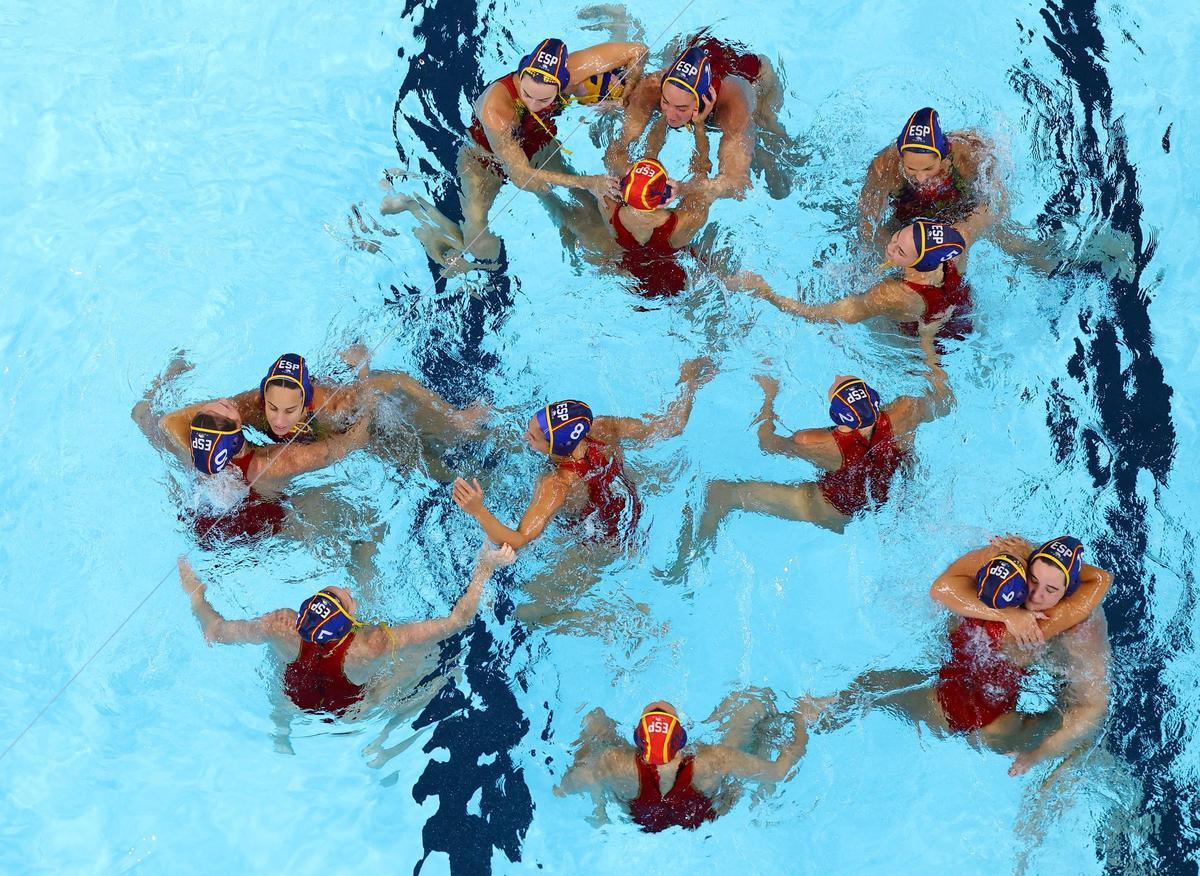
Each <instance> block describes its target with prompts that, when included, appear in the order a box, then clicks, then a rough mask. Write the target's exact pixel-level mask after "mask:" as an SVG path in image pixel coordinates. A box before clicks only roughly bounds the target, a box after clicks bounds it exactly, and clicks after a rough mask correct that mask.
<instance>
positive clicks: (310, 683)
mask: <svg viewBox="0 0 1200 876" xmlns="http://www.w3.org/2000/svg"><path fill="white" fill-rule="evenodd" d="M515 558H516V556H515V554H514V553H513V551H512V548H509V547H503V548H495V547H492V546H491V545H484V548H483V550H481V551H480V552H479V558H478V561H477V563H476V566H475V571H474V573H473V574H472V576H471V580H470V582H469V583H468V585H467V590H466V592H465V593H463V595H462V596H461V597H460V598H459V599H458V601H457V602H456V603H455V604H454V608H453V609H451V611H450V613H449V614H448V615H446V616H445V617H440V618H435V619H433V620H427V621H418V622H415V623H404V624H365V623H362V622H361V621H359V620H358V619H357V618H356V617H355V615H356V613H357V611H358V604H357V602H356V601H355V599H354V597H353V596H352V595H351V594H350V591H348V590H346V589H345V588H343V587H323V588H321V589H320V590H319V591H317V592H316V593H315V594H314V595H312V596H310V597H309V598H308V599H306V600H304V602H303V603H301V605H300V609H299V610H298V611H293V610H292V609H290V608H280V609H277V610H275V611H272V612H269V613H267V614H264V615H262V616H261V617H256V618H251V619H249V620H227V619H226V618H224V617H222V616H221V614H220V613H218V612H217V610H216V609H215V608H213V606H212V603H210V602H209V601H208V596H207V593H206V591H207V587H206V585H204V584H202V583H201V582H200V581H199V579H198V578H197V577H196V574H195V572H193V570H192V567H191V566H190V565H189V564H188V562H187V560H186V559H185V558H183V557H180V559H179V580H180V583H181V584H182V585H183V590H184V593H186V594H187V595H188V597H189V598H190V599H191V605H192V612H193V614H195V615H196V619H197V620H198V621H199V622H200V630H201V631H202V632H203V633H204V639H205V641H207V642H209V643H210V644H211V643H219V644H223V645H257V644H267V645H271V646H272V648H273V649H274V650H275V652H276V653H277V654H278V655H279V656H280V658H281V659H282V660H284V661H286V662H287V665H286V667H285V668H284V670H283V690H284V693H285V694H286V695H287V697H288V699H290V700H291V701H292V702H293V703H294V704H295V705H296V706H297V707H298V708H300V709H302V710H304V711H308V712H330V713H333V714H335V715H343V714H345V713H346V712H347V711H349V710H350V709H353V708H355V707H356V706H358V705H359V704H360V703H364V704H369V703H372V702H377V701H378V700H379V699H380V698H381V695H382V693H384V692H386V691H387V690H390V689H391V685H389V684H388V682H389V681H392V682H393V683H394V678H393V675H394V674H393V673H390V672H387V673H385V672H381V671H380V670H381V669H383V668H385V667H384V666H381V665H380V661H381V660H382V659H383V658H385V657H392V658H393V662H394V660H395V657H396V655H397V654H398V653H399V652H403V651H404V650H406V649H409V648H417V647H419V646H422V645H428V644H430V643H433V642H437V641H440V640H442V639H445V638H448V637H450V636H452V635H454V634H455V633H458V632H460V631H462V630H464V629H466V627H467V624H469V623H470V621H471V619H472V618H473V617H474V616H475V612H476V610H477V608H478V606H479V595H480V593H482V591H483V585H484V584H485V583H486V582H487V580H488V579H489V578H490V577H491V576H492V572H493V571H495V569H496V568H497V567H498V566H507V565H509V564H510V563H512V562H513V561H514V560H515Z"/></svg>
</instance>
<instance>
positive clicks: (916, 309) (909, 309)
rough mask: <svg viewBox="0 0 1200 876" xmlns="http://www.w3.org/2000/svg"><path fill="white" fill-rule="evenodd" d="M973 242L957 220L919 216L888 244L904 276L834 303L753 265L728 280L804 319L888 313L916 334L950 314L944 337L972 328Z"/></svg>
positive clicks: (891, 259)
mask: <svg viewBox="0 0 1200 876" xmlns="http://www.w3.org/2000/svg"><path fill="white" fill-rule="evenodd" d="M969 246H970V238H969V237H967V236H964V235H963V234H962V233H961V232H960V231H959V229H957V228H955V227H954V226H952V225H947V224H945V223H943V222H932V221H927V220H923V219H922V220H918V221H916V222H914V223H913V224H912V225H908V226H906V227H904V228H901V229H900V230H899V231H897V232H896V233H895V234H893V235H892V237H891V239H890V240H889V241H888V244H887V249H886V253H887V264H890V265H893V266H895V267H898V268H900V269H901V271H902V274H901V276H900V277H897V278H891V277H889V278H888V279H886V280H881V281H880V282H878V283H876V284H875V285H874V286H872V287H871V288H870V289H868V290H867V291H866V292H863V293H861V294H859V295H847V296H846V297H845V298H839V299H838V300H837V301H831V302H829V303H828V304H808V303H806V302H804V301H801V300H800V299H798V298H787V297H785V296H783V295H780V294H778V293H776V292H774V291H773V290H772V289H771V287H770V286H769V285H767V282H766V281H765V280H764V279H763V278H762V277H761V276H759V275H758V274H754V273H751V272H749V271H743V272H741V273H739V274H735V275H734V276H733V277H731V278H730V279H729V280H728V281H727V284H728V286H729V288H730V289H733V290H735V291H748V292H750V293H752V294H754V295H757V296H758V297H760V298H762V299H764V300H766V301H769V302H770V303H771V304H774V305H775V306H776V307H778V308H779V309H780V310H782V311H783V312H784V313H791V314H794V315H795V316H799V317H802V318H803V319H808V320H812V321H814V322H847V323H855V322H862V321H864V320H867V319H872V318H874V317H883V318H886V319H890V320H895V321H896V324H897V325H896V327H897V329H898V330H899V331H900V332H901V333H903V334H905V335H909V336H910V337H911V336H915V335H916V334H917V327H918V326H919V325H921V324H925V325H928V324H929V323H931V322H933V321H934V320H935V319H940V318H941V317H946V319H945V320H944V322H943V323H942V327H941V329H940V334H939V337H943V338H960V339H961V338H962V337H964V336H965V335H966V334H967V333H968V332H970V331H971V329H972V323H971V319H970V318H969V314H970V312H971V306H972V305H971V287H970V286H968V285H967V282H966V280H965V279H964V278H963V271H964V270H965V267H963V266H962V265H961V264H960V263H963V262H965V261H966V252H967V248H968V247H969Z"/></svg>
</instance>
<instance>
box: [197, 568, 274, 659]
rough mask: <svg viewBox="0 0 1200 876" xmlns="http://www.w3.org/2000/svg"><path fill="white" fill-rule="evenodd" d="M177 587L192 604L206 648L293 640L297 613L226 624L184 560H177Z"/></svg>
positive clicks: (269, 614)
mask: <svg viewBox="0 0 1200 876" xmlns="http://www.w3.org/2000/svg"><path fill="white" fill-rule="evenodd" d="M179 583H180V584H181V585H182V587H183V592H184V593H185V594H187V596H188V598H189V599H190V600H191V604H192V614H194V615H195V616H196V620H198V621H199V622H200V631H201V632H202V633H204V640H205V641H206V642H208V643H209V644H221V645H253V644H263V643H272V644H283V643H284V642H286V641H287V640H288V638H289V637H290V638H293V639H294V638H296V633H295V628H296V612H294V611H292V610H291V609H288V608H281V609H277V610H276V611H272V612H270V613H268V614H264V615H262V616H261V617H256V618H251V619H249V620H229V619H227V618H225V617H223V616H222V615H221V614H220V612H218V611H217V610H216V609H215V608H213V606H212V603H210V602H209V601H208V595H207V590H208V585H206V584H204V583H203V582H201V581H200V579H199V578H197V577H196V573H195V571H194V570H193V569H192V567H191V564H190V563H188V561H187V558H186V557H180V558H179Z"/></svg>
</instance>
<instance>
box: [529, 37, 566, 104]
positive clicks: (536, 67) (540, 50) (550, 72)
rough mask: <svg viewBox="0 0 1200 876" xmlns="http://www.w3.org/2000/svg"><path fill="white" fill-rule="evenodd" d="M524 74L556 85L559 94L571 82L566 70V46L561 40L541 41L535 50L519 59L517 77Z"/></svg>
mask: <svg viewBox="0 0 1200 876" xmlns="http://www.w3.org/2000/svg"><path fill="white" fill-rule="evenodd" d="M526 74H528V75H529V76H532V77H533V78H534V79H540V80H541V81H542V82H549V83H550V84H552V85H557V86H558V90H559V91H560V92H561V91H562V90H563V89H565V88H566V87H567V85H568V83H570V81H571V73H570V71H568V70H567V44H566V43H564V42H563V41H562V40H555V39H546V40H542V41H541V42H540V43H538V47H537V48H536V49H534V50H533V51H532V52H530V53H529V54H528V55H526V56H525V57H524V58H522V59H521V63H520V65H519V66H518V67H517V76H518V77H521V76H525V75H526Z"/></svg>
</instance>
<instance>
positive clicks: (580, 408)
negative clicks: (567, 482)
mask: <svg viewBox="0 0 1200 876" xmlns="http://www.w3.org/2000/svg"><path fill="white" fill-rule="evenodd" d="M535 417H536V419H537V424H538V428H539V429H541V430H542V437H543V438H545V439H546V440H547V441H549V442H550V452H551V453H553V454H554V455H555V456H566V455H567V454H568V453H570V452H571V451H572V450H574V449H575V448H576V446H577V445H578V444H579V442H580V441H582V440H583V439H584V437H586V436H587V433H588V431H589V430H590V429H591V428H592V409H591V408H589V407H588V406H587V405H585V404H584V403H583V402H581V401H573V400H570V399H568V400H567V401H560V402H555V403H554V404H552V405H546V406H545V407H544V408H542V409H541V410H540V411H538V412H537V414H536V415H535Z"/></svg>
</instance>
